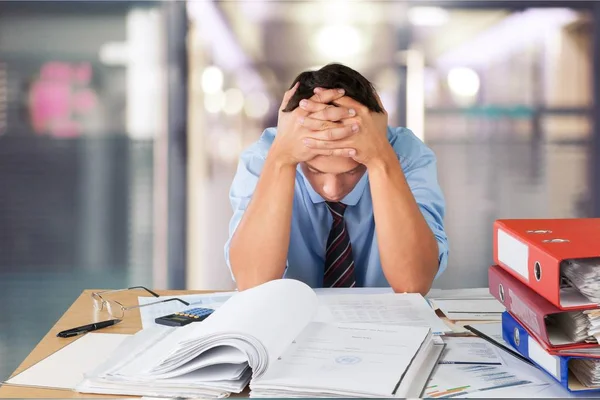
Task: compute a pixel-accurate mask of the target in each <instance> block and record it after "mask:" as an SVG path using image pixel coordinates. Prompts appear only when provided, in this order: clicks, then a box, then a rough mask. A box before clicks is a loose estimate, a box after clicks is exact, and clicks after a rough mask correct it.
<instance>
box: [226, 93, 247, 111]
mask: <svg viewBox="0 0 600 400" xmlns="http://www.w3.org/2000/svg"><path fill="white" fill-rule="evenodd" d="M242 108H244V94H243V93H242V91H241V90H240V89H238V88H230V89H227V90H226V91H225V105H224V106H223V111H224V112H225V114H229V115H234V114H237V113H239V112H240V111H242Z"/></svg>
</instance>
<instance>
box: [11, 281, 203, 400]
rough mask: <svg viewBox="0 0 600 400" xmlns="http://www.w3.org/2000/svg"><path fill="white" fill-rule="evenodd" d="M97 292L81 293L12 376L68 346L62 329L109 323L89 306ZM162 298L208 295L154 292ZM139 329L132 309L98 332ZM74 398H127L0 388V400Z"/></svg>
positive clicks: (133, 300) (132, 294)
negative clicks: (60, 333)
mask: <svg viewBox="0 0 600 400" xmlns="http://www.w3.org/2000/svg"><path fill="white" fill-rule="evenodd" d="M93 291H97V290H91V289H90V290H84V291H83V293H81V295H80V296H79V297H78V298H77V300H75V302H74V303H73V304H72V305H71V307H70V308H69V309H68V310H67V311H66V312H65V313H64V314H63V316H62V317H61V318H60V319H59V320H58V322H56V324H55V325H54V326H53V327H52V329H50V332H48V333H47V334H46V336H44V338H43V339H42V340H41V341H40V342H39V343H38V345H37V346H36V347H35V348H34V349H33V351H32V352H31V353H30V354H29V356H28V357H27V358H26V359H25V361H23V362H22V363H21V365H19V367H18V368H17V369H16V370H15V371H14V372H13V374H12V375H11V377H12V376H15V375H16V374H18V373H20V372H21V371H23V370H25V369H27V368H29V367H31V366H32V365H34V364H35V363H37V362H39V361H41V360H43V359H44V358H46V357H48V356H49V355H50V354H52V353H54V352H56V351H58V350H60V349H61V348H62V347H64V346H66V345H67V344H69V343H71V342H72V341H73V340H75V339H76V338H77V337H74V338H59V337H56V334H57V333H58V332H60V331H63V330H65V329H69V328H73V327H75V326H81V325H85V324H90V323H92V322H97V321H103V320H106V319H109V318H110V317H109V315H108V313H107V312H106V311H105V310H103V311H100V312H98V311H96V310H95V309H94V305H93V302H92V298H91V296H90V293H91V292H93ZM144 293H145V291H143V290H130V291H126V292H122V293H115V294H114V295H113V298H114V299H116V300H118V301H120V302H121V303H123V304H124V305H133V304H138V300H137V298H138V296H145V294H144ZM156 293H158V294H159V295H161V296H163V295H164V296H168V295H181V294H198V293H209V292H207V291H192V290H157V291H156ZM141 328H142V322H141V319H140V312H139V309H133V310H128V311H126V314H125V316H124V317H123V321H122V322H121V323H119V324H117V325H114V326H111V327H108V328H103V329H101V330H99V331H98V332H101V333H126V334H133V333H136V332H137V331H139V330H140V329H141ZM31 397H41V398H54V399H55V398H75V397H79V398H81V397H85V398H91V397H100V398H102V397H104V398H106V397H110V398H117V397H129V396H114V395H110V396H109V395H93V394H88V393H77V392H75V391H72V390H61V389H42V388H33V387H23V386H11V385H2V386H0V398H31Z"/></svg>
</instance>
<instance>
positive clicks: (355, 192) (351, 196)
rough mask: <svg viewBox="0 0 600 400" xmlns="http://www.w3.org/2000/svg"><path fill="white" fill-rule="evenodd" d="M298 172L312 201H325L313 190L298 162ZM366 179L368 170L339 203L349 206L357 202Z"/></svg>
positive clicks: (363, 189) (367, 179) (362, 191)
mask: <svg viewBox="0 0 600 400" xmlns="http://www.w3.org/2000/svg"><path fill="white" fill-rule="evenodd" d="M298 172H300V175H301V176H302V179H303V180H304V186H305V187H306V190H307V191H308V195H309V197H310V199H311V200H312V202H313V203H315V204H316V203H323V202H325V199H324V198H322V197H321V195H320V194H318V193H317V192H315V190H314V189H313V187H312V185H311V184H310V182H309V181H308V179H307V178H306V176H305V175H304V172H303V171H302V167H300V164H298ZM368 181H369V177H368V171H365V173H364V174H363V176H362V177H361V178H360V180H359V181H358V183H357V184H356V186H354V189H352V191H351V192H350V193H348V194H347V195H346V196H345V197H344V198H343V199H342V200H341V203H344V204H346V205H349V206H355V205H356V204H358V201H359V200H360V198H361V197H362V195H363V193H364V191H365V187H366V186H367V183H368Z"/></svg>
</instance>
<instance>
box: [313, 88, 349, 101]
mask: <svg viewBox="0 0 600 400" xmlns="http://www.w3.org/2000/svg"><path fill="white" fill-rule="evenodd" d="M314 93H315V94H314V95H313V96H312V97H311V98H310V99H311V100H312V101H316V102H317V103H322V104H329V103H331V102H333V101H334V100H337V99H339V98H341V97H343V96H344V94H345V93H346V92H345V91H344V89H323V88H315V90H314Z"/></svg>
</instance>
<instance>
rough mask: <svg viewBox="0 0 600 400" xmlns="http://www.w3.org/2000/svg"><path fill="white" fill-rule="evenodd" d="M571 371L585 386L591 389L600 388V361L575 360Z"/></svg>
mask: <svg viewBox="0 0 600 400" xmlns="http://www.w3.org/2000/svg"><path fill="white" fill-rule="evenodd" d="M569 370H570V371H571V372H573V375H575V377H576V378H577V379H578V380H579V382H581V383H582V384H583V385H585V386H587V387H589V388H600V360H599V359H591V358H574V359H572V360H571V362H570V365H569Z"/></svg>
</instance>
